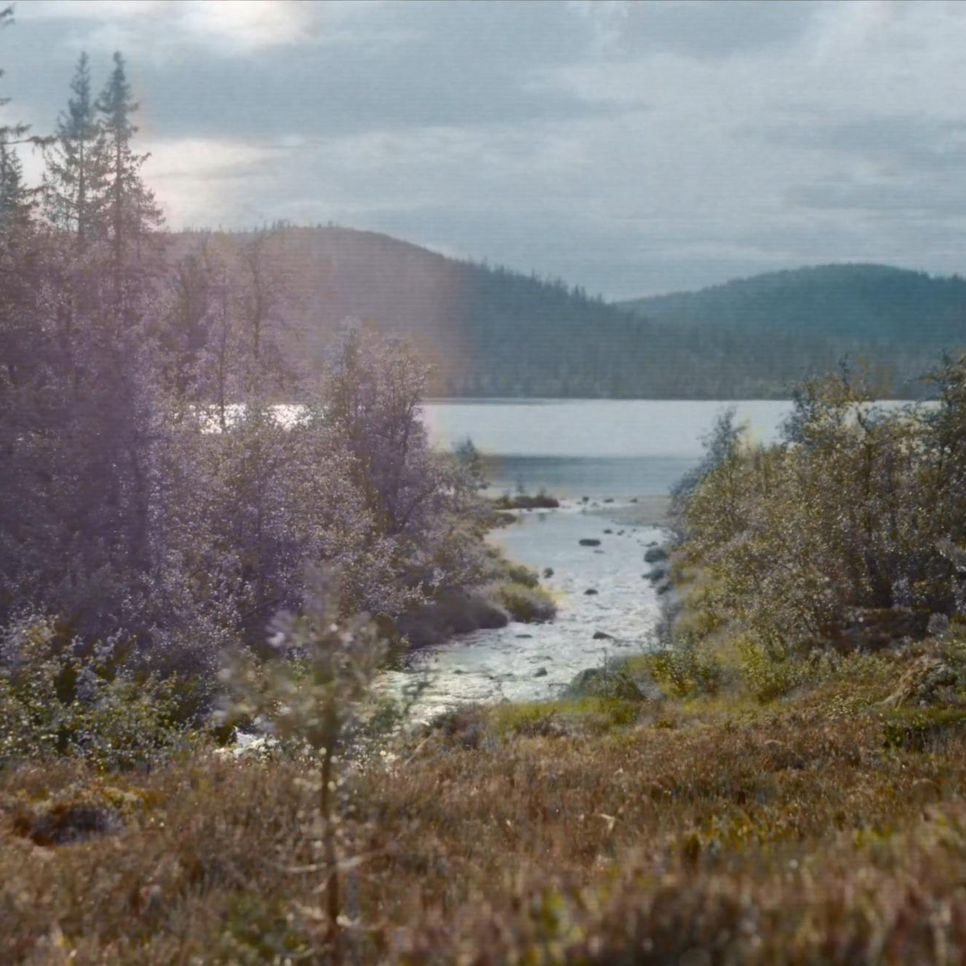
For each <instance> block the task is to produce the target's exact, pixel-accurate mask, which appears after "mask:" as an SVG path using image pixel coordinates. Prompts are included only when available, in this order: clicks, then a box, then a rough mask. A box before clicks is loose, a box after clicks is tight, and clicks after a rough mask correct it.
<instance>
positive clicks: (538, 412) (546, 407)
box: [423, 399, 792, 499]
mask: <svg viewBox="0 0 966 966" xmlns="http://www.w3.org/2000/svg"><path fill="white" fill-rule="evenodd" d="M729 405H731V406H734V407H735V409H736V410H737V415H738V419H739V421H747V423H748V425H749V427H750V429H751V434H752V438H753V439H755V440H760V441H766V442H767V441H770V440H773V439H775V438H776V436H777V435H778V431H779V426H780V424H781V422H782V420H783V419H784V417H785V416H786V415H787V414H788V413H789V412H790V410H791V405H792V404H791V403H790V402H788V401H787V400H746V401H742V402H734V403H725V402H716V401H707V400H660V399H659V400H653V399H644V400H639V399H631V400H624V399H621V400H612V399H587V400H579V399H578V400H574V399H508V400H502V399H501V400H467V399H456V400H436V401H432V402H427V403H426V404H425V405H424V407H423V419H424V421H425V423H426V426H427V427H428V429H429V433H430V437H431V439H432V440H433V442H434V443H435V444H437V445H439V446H443V447H449V446H452V445H455V444H457V443H459V442H461V441H462V440H465V439H467V438H469V439H471V440H472V441H473V444H474V445H475V446H476V448H477V449H478V450H479V451H480V452H481V453H482V454H483V455H484V457H485V458H486V461H487V469H488V470H489V473H490V479H491V481H492V490H493V491H495V492H496V493H501V492H503V491H512V490H516V489H517V488H519V487H521V486H522V487H523V488H524V489H526V490H527V491H528V492H535V491H536V490H538V489H540V487H545V488H546V489H547V490H548V491H549V492H551V493H553V494H554V495H558V496H563V497H574V498H579V497H581V496H589V497H591V498H605V497H613V498H624V499H627V498H629V497H631V496H649V495H656V494H662V493H667V492H669V490H670V488H671V486H672V485H673V484H674V482H675V481H676V480H678V479H680V477H681V476H682V474H683V473H685V472H686V471H687V470H688V469H690V468H691V467H692V466H694V465H695V464H696V463H697V462H698V461H699V460H700V458H701V454H702V439H703V437H704V436H705V435H707V433H708V431H709V430H710V429H711V427H712V426H713V425H714V421H715V419H716V417H717V416H718V414H719V413H721V412H722V411H723V410H724V409H725V408H726V407H727V406H729Z"/></svg>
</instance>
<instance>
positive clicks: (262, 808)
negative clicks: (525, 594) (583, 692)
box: [0, 659, 966, 964]
mask: <svg viewBox="0 0 966 966" xmlns="http://www.w3.org/2000/svg"><path fill="white" fill-rule="evenodd" d="M895 673H897V669H895V670H894V671H893V672H890V671H889V670H888V667H887V662H886V661H885V659H883V664H882V666H881V667H880V669H879V671H878V672H877V673H876V674H870V675H869V676H867V678H866V680H865V681H864V682H863V681H858V682H857V681H856V680H854V679H853V680H851V681H850V682H849V683H848V684H847V685H836V684H831V685H829V684H827V685H824V686H822V687H818V688H815V689H813V690H812V691H811V692H809V693H806V694H800V695H799V696H797V697H795V698H791V699H786V700H785V701H784V702H782V703H780V704H775V705H771V706H765V707H762V706H759V705H757V704H751V703H749V704H747V705H745V704H743V703H741V702H740V701H736V702H735V703H732V704H730V705H725V704H723V703H722V702H721V701H720V700H716V699H701V700H697V701H691V702H687V703H685V702H676V703H674V702H669V703H665V704H662V705H658V706H651V705H648V704H643V703H642V704H640V705H638V706H637V708H636V717H637V720H636V721H633V722H631V723H629V724H623V725H613V726H611V727H609V728H607V729H603V728H602V726H601V721H602V718H601V709H602V708H604V706H605V705H606V702H605V701H603V700H602V701H601V702H600V707H599V708H598V709H597V710H596V711H592V710H589V706H588V705H587V703H586V702H584V703H583V704H575V705H574V710H572V711H571V712H569V713H568V711H567V708H566V706H565V705H562V704H559V703H558V704H557V705H554V706H547V708H546V709H545V712H546V713H545V716H544V717H543V718H541V716H540V709H539V708H533V707H531V708H529V709H525V710H526V711H527V713H525V714H517V713H516V711H518V710H519V709H513V708H506V707H504V708H503V709H491V710H489V711H487V710H482V709H477V710H470V711H466V712H464V713H462V714H460V715H459V716H458V717H457V718H456V719H455V723H454V722H452V721H451V722H450V727H449V728H448V729H446V730H445V731H444V730H442V729H437V730H435V731H434V732H432V733H431V734H430V735H429V736H428V737H427V736H424V737H423V738H421V739H419V740H416V739H413V740H411V741H410V742H409V743H408V744H407V745H406V746H404V747H402V748H400V749H397V757H395V758H394V759H393V760H392V763H391V764H378V765H369V766H366V767H364V768H361V769H357V770H356V771H355V772H354V773H353V776H352V777H351V778H350V779H349V780H348V781H347V784H346V787H345V789H344V795H345V796H346V797H345V802H344V808H343V815H344V820H343V822H342V824H341V826H340V829H339V833H340V837H341V841H342V849H343V853H342V854H343V866H344V868H343V875H342V878H343V888H344V892H345V901H344V917H343V922H344V924H345V931H344V935H345V944H344V948H343V958H344V959H345V960H346V961H349V962H352V961H356V962H411V963H417V962H436V963H457V962H459V963H463V962H465V963H480V964H484V963H556V962H567V963H601V964H603V963H678V962H680V963H688V964H698V963H739V962H740V963H749V962H751V963H755V962H758V963H775V962H801V963H819V962H820V963H849V964H853V963H879V962H883V963H912V962H937V963H959V962H961V961H962V956H963V951H964V950H966V804H964V802H963V797H962V796H963V789H964V788H966V730H964V729H963V728H961V726H960V723H959V722H958V721H956V720H955V719H952V718H949V716H948V715H947V716H945V717H943V718H942V719H941V722H940V723H939V724H938V725H935V726H934V725H933V724H932V723H930V721H929V720H928V714H924V715H918V716H916V715H915V714H913V715H910V714H908V713H905V714H903V713H901V712H897V711H893V710H890V709H888V708H884V706H883V705H882V703H881V702H882V700H883V699H884V698H885V697H887V695H888V693H889V690H890V683H891V681H890V679H892V680H894V676H893V675H894V674H895ZM548 720H550V721H553V722H555V726H554V727H553V728H551V727H549V726H547V723H548ZM937 720H938V719H937ZM897 722H898V723H899V724H900V725H901V727H900V726H897ZM588 723H589V726H588ZM916 729H918V731H917V730H916ZM539 731H544V732H545V733H546V734H545V735H544V736H539V735H535V732H539ZM551 733H552V734H553V735H555V736H553V737H550V736H547V734H551ZM916 734H918V735H919V739H920V740H907V739H908V737H909V736H910V735H913V736H914V735H916ZM903 736H905V738H904V737H903ZM309 774H310V772H309V771H307V770H305V769H304V767H303V766H300V765H299V764H298V763H296V762H294V761H291V760H289V761H286V760H276V761H263V762H256V761H225V760H222V759H218V758H217V757H214V756H212V755H200V754H197V753H196V754H195V755H194V756H192V757H190V758H188V759H186V760H184V761H180V762H177V763H172V764H170V765H168V766H165V767H164V768H162V769H159V770H157V771H155V772H154V773H152V774H148V775H139V776H135V775H133V774H128V775H123V776H111V777H109V778H108V777H104V776H98V775H96V774H95V773H93V772H92V771H88V770H86V769H85V768H84V767H82V766H80V765H72V764H67V763H63V764H57V765H54V766H51V767H47V768H44V769H41V768H39V767H33V766H25V767H23V768H20V769H18V770H12V771H8V772H6V773H4V774H3V775H2V777H0V789H2V790H0V795H2V816H3V819H2V821H3V825H2V843H3V847H2V850H0V883H2V885H0V919H2V922H3V923H4V928H3V930H2V931H0V961H2V962H5V963H6V962H10V963H13V962H38V963H47V962H50V963H57V962H67V961H71V962H79V963H162V962H163V963H168V962H232V963H237V962H271V961H276V962H286V961H293V962H294V961H309V962H327V961H329V960H328V959H327V958H326V955H325V952H324V931H325V922H324V915H323V914H322V913H321V912H320V910H321V909H322V897H321V896H320V894H319V883H320V882H322V881H323V874H322V872H321V871H320V870H319V868H318V864H317V860H318V852H317V849H316V847H315V845H314V844H313V839H315V840H317V839H318V838H319V835H320V830H319V829H318V828H317V827H313V815H314V803H315V799H314V795H315V794H316V792H315V788H314V785H313V783H312V782H311V781H309V780H304V779H305V778H306V777H307V776H308V775H309ZM72 803H73V804H77V803H89V804H95V805H96V804H98V803H99V804H100V806H101V807H102V808H104V809H107V808H110V809H111V810H112V811H113V814H115V815H116V816H117V817H118V825H117V830H113V831H110V830H109V831H108V832H107V833H106V834H99V835H96V836H95V837H92V838H90V839H88V840H87V841H80V842H76V843H74V844H62V845H37V844H35V843H34V842H33V841H32V840H31V838H30V837H29V836H30V835H31V834H32V833H33V834H35V837H36V830H37V829H38V828H42V827H43V819H44V816H45V815H46V816H48V817H49V816H50V814H51V813H53V812H56V810H57V808H60V810H61V811H62V812H63V811H64V810H65V809H66V808H68V807H69V806H70V805H71V804H72Z"/></svg>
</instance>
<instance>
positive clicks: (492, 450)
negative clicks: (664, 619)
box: [385, 400, 789, 720]
mask: <svg viewBox="0 0 966 966" xmlns="http://www.w3.org/2000/svg"><path fill="white" fill-rule="evenodd" d="M726 405H729V404H726V403H720V402H707V401H665V400H646V401H645V400H620V401H613V400H587V401H581V400H576V401H575V400H498V401H492V400H491V401H477V402H470V401H467V400H457V401H451V402H447V401H438V402H433V403H428V404H427V405H426V406H425V407H424V413H423V416H424V420H425V422H426V425H427V427H428V429H429V432H430V437H431V439H432V440H433V441H434V442H435V443H436V444H437V445H441V446H451V445H453V444H454V443H458V442H460V441H462V440H464V439H466V438H467V437H469V438H471V439H472V440H473V442H474V444H475V445H476V447H477V448H478V449H479V450H480V451H481V452H482V453H483V455H484V456H485V457H486V458H487V461H488V465H489V467H490V471H491V478H492V479H493V480H494V483H493V486H492V487H491V492H495V493H500V492H503V491H508V490H513V489H516V488H517V487H518V486H520V485H522V486H523V487H524V488H525V489H526V490H527V491H528V492H536V491H537V490H538V489H540V488H541V487H545V488H546V489H547V490H548V491H549V492H551V493H552V494H554V495H556V496H562V497H567V498H568V499H566V500H565V504H564V506H563V507H562V508H561V509H559V510H550V511H530V512H528V513H521V514H520V522H519V523H518V524H516V525H515V526H511V527H508V528H506V529H503V530H500V531H497V532H496V533H494V534H493V535H492V537H491V539H492V540H494V542H496V543H498V544H500V545H501V546H502V548H503V549H504V551H505V553H506V555H507V556H508V557H509V558H510V559H511V560H515V561H517V562H520V563H525V564H528V565H529V566H531V567H534V568H536V569H537V570H539V571H541V572H542V571H543V570H544V568H546V567H550V568H553V571H554V574H553V576H552V577H550V578H549V579H547V580H545V581H543V585H544V586H545V587H546V588H547V589H548V590H550V591H551V592H552V593H553V594H554V595H555V596H556V598H557V604H558V614H557V618H556V619H555V620H554V621H552V622H550V623H547V624H520V623H516V622H513V623H511V624H509V626H507V627H505V628H502V629H500V630H482V631H475V632H473V633H470V634H464V635H461V636H459V637H457V638H455V639H454V640H452V641H450V642H448V643H446V644H443V645H439V646H437V647H432V648H427V649H425V650H423V651H420V652H417V654H416V655H415V656H414V657H413V658H412V661H411V666H410V667H409V669H408V670H406V671H396V672H392V673H391V674H389V675H387V677H386V682H385V683H386V684H387V686H389V687H391V688H392V689H400V688H402V687H403V685H404V684H406V683H407V682H408V683H412V682H413V681H414V680H415V679H416V676H419V675H426V680H427V687H426V689H425V690H424V691H423V693H422V694H421V696H420V698H419V701H418V703H417V705H416V707H415V708H414V715H415V717H416V718H418V719H422V720H425V719H426V718H429V717H431V716H432V715H433V714H435V713H438V712H439V711H443V710H446V709H447V708H450V707H453V706H455V705H459V704H462V703H465V702H476V701H480V702H495V701H501V700H504V699H506V700H510V701H526V700H540V699H546V698H550V697H553V696H554V695H556V694H559V693H560V691H561V690H562V689H563V688H565V687H566V686H567V685H568V684H569V683H570V682H571V681H572V680H573V678H574V677H575V676H576V675H577V674H578V673H579V672H580V671H582V670H584V669H586V668H589V667H595V666H598V665H600V664H601V663H602V662H603V661H605V660H606V659H607V658H610V657H613V656H616V655H630V654H634V653H641V652H643V651H645V650H647V649H648V648H649V647H651V646H652V644H653V640H654V628H655V623H656V620H657V617H658V614H659V604H658V597H657V595H656V592H655V590H654V587H653V586H652V585H651V583H650V582H649V581H648V580H646V579H644V575H645V574H646V573H647V572H648V571H649V570H650V569H651V565H650V564H647V563H645V561H644V554H645V552H646V550H647V547H648V545H649V544H652V543H654V542H660V541H662V540H664V539H666V536H667V534H666V532H664V531H662V530H660V529H659V528H656V527H634V526H627V525H623V524H620V523H617V522H614V521H613V520H612V519H610V518H609V517H608V516H607V514H608V512H609V511H610V510H616V509H618V508H621V507H622V506H623V507H626V506H627V505H628V503H629V501H630V500H631V499H632V498H633V497H636V496H646V495H656V494H666V493H667V492H668V490H669V488H670V487H671V485H672V484H673V483H674V482H675V481H676V480H677V479H679V478H680V476H681V475H682V474H683V473H684V472H685V471H686V470H687V469H689V468H690V467H692V466H694V465H695V463H696V462H697V461H698V460H699V459H700V457H701V453H702V438H703V436H705V435H706V434H707V433H708V431H709V430H710V429H711V427H712V426H713V424H714V421H715V418H716V416H717V415H718V414H719V413H720V412H721V411H722V410H723V409H724V408H725V406H726ZM734 405H735V406H736V408H737V410H738V418H739V420H747V421H748V422H749V424H750V428H751V432H752V435H753V437H754V438H757V439H760V440H770V439H773V438H774V437H775V435H776V433H777V429H778V426H779V424H780V422H781V420H782V419H783V418H784V416H785V414H786V413H787V412H788V411H789V403H787V402H760V401H759V402H756V401H752V402H738V403H736V404H734ZM582 496H587V497H589V499H590V506H586V505H584V504H583V503H582V502H580V498H581V497H582ZM605 498H607V499H611V500H613V501H614V502H607V503H605V502H604V500H605ZM605 530H611V531H612V533H610V534H607V533H605V532H604V531H605ZM588 537H589V538H597V539H599V540H600V541H601V545H600V547H598V548H592V547H582V546H580V543H579V541H580V540H581V539H583V538H588ZM588 589H593V590H596V591H597V593H596V594H594V595H587V594H585V593H584V591H585V590H588ZM597 631H600V632H603V633H605V634H609V635H610V636H611V637H612V638H613V639H612V640H608V639H602V640H594V633H595V632H597Z"/></svg>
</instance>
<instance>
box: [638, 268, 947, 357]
mask: <svg viewBox="0 0 966 966" xmlns="http://www.w3.org/2000/svg"><path fill="white" fill-rule="evenodd" d="M619 305H620V307H621V308H626V309H628V310H630V311H634V312H637V313H638V314H640V315H642V316H647V317H648V318H650V319H652V320H654V321H657V322H661V323H666V324H671V325H675V326H682V325H683V326H708V327H710V326H714V327H716V328H720V327H730V328H738V329H741V330H749V329H757V330H759V331H762V332H765V331H771V332H774V331H781V332H792V331H795V332H799V333H803V334H804V333H808V334H810V335H813V336H817V337H819V338H821V339H823V340H829V341H830V343H831V344H832V345H835V346H840V347H845V348H848V349H852V350H855V351H858V352H862V351H864V352H867V353H870V354H871V355H873V356H875V357H876V358H881V359H884V360H889V361H891V362H892V363H894V364H895V365H896V366H897V367H898V368H899V369H900V370H905V369H907V368H908V364H909V363H910V362H912V361H914V360H915V359H916V358H918V357H919V356H920V355H921V354H922V353H923V352H926V353H928V354H929V355H930V357H932V356H934V355H935V354H936V353H937V352H938V351H939V350H942V349H956V348H959V347H962V346H964V345H966V279H962V278H960V277H958V276H953V277H951V278H943V277H937V276H931V275H927V274H926V273H925V272H914V271H909V270H908V269H901V268H891V267H889V266H886V265H822V266H818V267H815V268H802V269H797V270H795V271H785V272H769V273H768V274H764V275H755V276H753V277H752V278H743V279H737V280H735V281H731V282H726V283H725V284H724V285H715V286H712V287H711V288H705V289H701V290H700V291H697V292H678V293H674V294H672V295H661V296H656V297H653V298H641V299H634V300H631V301H627V302H622V303H619Z"/></svg>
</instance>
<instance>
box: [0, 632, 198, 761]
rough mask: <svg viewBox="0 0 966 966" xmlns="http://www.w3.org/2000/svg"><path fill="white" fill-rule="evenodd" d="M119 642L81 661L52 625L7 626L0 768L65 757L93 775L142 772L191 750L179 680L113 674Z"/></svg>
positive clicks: (0, 668)
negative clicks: (88, 766)
mask: <svg viewBox="0 0 966 966" xmlns="http://www.w3.org/2000/svg"><path fill="white" fill-rule="evenodd" d="M117 648H118V642H117V641H116V640H114V641H108V642H103V643H100V644H98V645H96V646H95V647H93V648H92V649H90V650H89V651H88V652H87V653H86V654H85V653H83V652H82V650H81V647H80V644H79V642H77V641H76V640H69V639H68V640H65V639H64V637H63V635H62V634H61V633H60V632H59V630H58V628H57V625H56V622H55V621H53V620H51V619H49V618H46V617H39V616H26V617H21V618H20V619H19V620H16V621H13V622H11V623H10V624H9V625H8V626H7V628H6V629H5V630H4V632H3V635H2V637H0V764H9V763H12V762H15V761H18V760H24V759H37V758H41V759H42V758H47V757H50V756H53V755H69V756H76V757H80V758H84V759H87V760H88V761H91V762H92V763H94V764H95V765H97V766H98V767H102V768H106V769H124V768H132V767H136V766H139V765H147V764H150V763H152V762H154V761H157V760H159V759H160V758H163V757H166V756H168V755H170V754H171V753H172V752H173V751H174V750H176V749H179V748H182V747H184V746H185V745H186V744H187V743H188V742H189V740H190V739H189V724H188V722H186V721H185V720H184V718H183V714H182V705H181V695H180V693H179V689H180V683H179V681H178V679H177V678H174V677H171V678H168V679H166V680H163V681H161V680H157V679H155V678H154V677H152V676H143V677H141V678H137V677H135V676H134V675H132V674H131V673H129V672H126V671H124V670H123V669H118V668H117V667H115V666H114V653H115V651H116V650H117Z"/></svg>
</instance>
